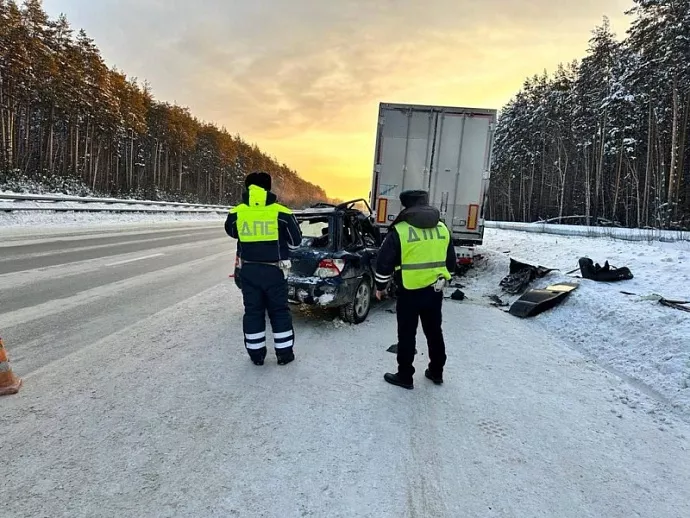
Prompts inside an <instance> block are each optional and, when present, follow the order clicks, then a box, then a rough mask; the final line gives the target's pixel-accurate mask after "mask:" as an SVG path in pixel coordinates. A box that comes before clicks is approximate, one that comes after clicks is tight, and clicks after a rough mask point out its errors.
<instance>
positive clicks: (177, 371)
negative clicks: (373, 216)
mask: <svg viewBox="0 0 690 518" xmlns="http://www.w3.org/2000/svg"><path fill="white" fill-rule="evenodd" d="M191 272H193V270H190V278H192V273H191ZM376 309H377V311H375V312H373V313H372V315H371V317H370V319H369V320H368V321H367V322H365V323H364V324H362V325H360V326H348V325H344V324H342V323H341V322H340V321H338V320H335V321H332V320H330V319H329V318H327V317H325V316H319V314H318V312H304V313H303V312H298V311H296V312H295V324H296V333H297V345H296V354H297V361H295V362H294V363H292V364H290V365H289V366H287V367H279V366H277V365H276V364H275V357H274V355H273V351H271V352H270V353H269V356H268V361H267V363H266V365H265V366H263V367H261V368H257V367H255V366H254V365H252V364H251V362H250V361H249V360H248V359H247V356H246V352H245V351H244V347H243V345H242V338H241V336H242V332H241V322H242V317H241V315H242V309H241V302H240V298H239V292H238V291H237V290H236V289H234V287H232V285H231V283H227V282H224V283H223V284H222V285H219V286H216V287H214V288H212V289H210V290H208V291H206V292H204V293H201V294H199V295H198V296H196V297H193V298H191V299H187V300H185V301H184V302H183V303H180V304H178V305H177V306H175V307H172V308H169V309H167V310H164V311H162V312H160V313H158V314H156V315H153V316H151V317H149V318H147V319H145V320H142V321H140V322H139V323H137V324H135V325H133V326H131V327H129V328H126V329H123V330H122V331H120V332H118V333H116V334H114V335H111V336H108V337H106V338H104V339H102V340H100V341H97V342H94V343H92V344H90V345H88V346H87V347H85V348H84V349H81V350H79V351H75V352H73V353H72V354H70V355H69V356H67V357H64V358H62V359H60V360H58V361H55V362H51V363H50V364H48V365H46V366H45V367H42V368H40V369H38V370H35V371H32V372H30V373H29V374H27V375H25V376H24V381H25V385H24V387H23V389H22V391H21V392H20V393H19V394H18V395H17V396H13V397H11V398H7V399H5V400H3V401H2V404H3V410H2V412H3V418H2V419H1V420H0V437H2V438H3V439H2V442H1V443H0V453H1V454H2V458H3V459H4V462H5V466H4V467H5V476H4V479H3V489H4V490H5V493H6V494H8V495H12V496H11V497H10V498H7V499H6V501H5V503H4V507H3V511H4V514H3V518H4V517H5V516H6V517H8V518H10V517H12V518H24V517H27V518H28V517H33V516H58V515H59V516H70V517H75V518H76V517H93V516H161V517H162V516H179V517H187V516H189V517H209V518H210V517H215V516H218V517H221V516H222V517H232V516H237V517H246V518H254V517H257V518H258V517H266V518H270V517H276V518H278V517H280V518H298V517H305V516H314V517H329V518H337V517H343V518H345V517H347V518H350V517H362V518H364V517H371V518H374V517H375V518H388V517H390V518H394V517H395V518H399V517H415V516H418V517H439V518H441V517H443V518H445V517H447V518H457V517H463V516H469V517H475V516H477V517H503V518H508V517H513V516H520V517H523V516H525V517H526V516H549V517H559V518H569V517H573V518H575V517H577V518H581V517H601V516H606V517H628V516H655V517H658V518H666V517H668V518H671V517H679V516H689V515H690V462H689V460H690V457H689V453H688V451H690V444H689V443H688V437H690V433H688V430H689V427H688V424H687V423H684V422H683V421H681V420H680V419H677V418H675V417H673V416H670V417H669V418H668V419H667V420H665V421H663V423H662V422H661V421H660V420H659V419H658V418H657V416H651V415H648V414H647V413H645V412H643V411H641V410H640V409H639V408H638V409H633V408H630V407H626V406H624V405H623V404H622V402H621V399H620V398H619V397H618V395H619V394H620V387H621V385H623V383H622V382H621V381H620V380H619V379H617V378H616V377H615V376H613V375H610V374H608V373H606V372H605V371H603V370H602V369H600V368H598V367H597V366H595V365H592V364H588V363H586V362H583V361H582V357H581V355H580V354H579V353H577V352H575V351H572V350H568V348H567V347H563V346H560V345H559V344H558V340H555V341H554V339H553V337H551V336H549V334H548V333H547V332H546V331H545V330H543V329H537V328H535V327H534V326H532V325H531V323H530V322H525V321H520V320H517V319H513V318H512V317H510V316H509V315H506V314H503V313H500V312H498V311H495V310H493V309H491V308H486V307H472V306H470V305H466V304H464V303H451V302H449V303H448V304H446V305H445V308H444V315H445V322H446V324H445V329H446V334H447V342H448V357H449V359H448V366H447V370H446V373H445V378H446V379H445V384H444V385H443V386H442V387H437V386H435V385H433V384H431V383H430V382H429V381H428V380H426V379H425V378H424V376H423V369H424V367H425V363H426V360H427V358H426V355H425V351H424V349H425V347H423V346H420V353H421V354H420V356H419V357H418V358H417V361H416V366H417V369H418V373H417V376H416V379H415V382H416V386H415V390H414V391H406V390H402V389H399V388H397V387H392V386H390V385H387V384H386V383H385V382H384V381H383V379H382V374H383V373H384V372H385V371H386V370H393V369H394V368H395V356H394V355H392V354H389V353H387V352H386V348H387V346H388V345H389V344H390V343H391V342H392V341H394V340H395V329H396V324H395V316H394V315H392V314H389V313H387V312H386V311H385V310H383V308H381V307H377V308H376ZM506 337H511V338H512V340H506ZM420 345H421V344H420ZM662 419H666V417H663V418H662Z"/></svg>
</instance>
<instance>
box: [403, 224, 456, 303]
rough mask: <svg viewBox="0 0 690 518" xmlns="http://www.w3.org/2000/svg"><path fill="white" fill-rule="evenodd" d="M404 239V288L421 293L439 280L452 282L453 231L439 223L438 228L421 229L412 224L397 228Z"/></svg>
mask: <svg viewBox="0 0 690 518" xmlns="http://www.w3.org/2000/svg"><path fill="white" fill-rule="evenodd" d="M395 229H396V231H397V232H398V236H400V252H401V254H400V255H401V262H400V270H401V274H402V283H403V287H404V288H405V289H407V290H418V289H421V288H426V287H428V286H431V285H432V284H434V283H435V282H436V281H437V280H438V279H439V277H443V278H444V279H446V280H450V279H451V275H450V272H449V271H448V268H447V267H446V257H447V255H448V245H449V243H450V232H449V231H448V227H446V225H444V224H443V223H439V224H438V225H437V226H436V227H435V228H417V227H413V226H412V225H410V224H409V223H406V222H401V223H398V224H396V225H395Z"/></svg>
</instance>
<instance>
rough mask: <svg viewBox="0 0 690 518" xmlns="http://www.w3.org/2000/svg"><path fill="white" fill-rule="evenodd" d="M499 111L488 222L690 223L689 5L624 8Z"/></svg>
mask: <svg viewBox="0 0 690 518" xmlns="http://www.w3.org/2000/svg"><path fill="white" fill-rule="evenodd" d="M627 15H628V16H631V17H633V18H632V24H631V26H630V28H629V30H628V31H627V35H626V37H625V38H624V39H622V40H620V41H619V40H618V39H617V38H616V37H615V35H614V34H613V33H612V30H611V27H610V25H609V21H608V20H607V19H606V18H605V19H604V21H603V24H602V25H601V26H599V27H597V28H596V29H595V30H594V31H593V33H592V37H591V40H590V44H589V49H588V52H587V55H586V57H584V58H583V59H582V60H581V61H579V62H573V63H569V64H565V65H561V66H559V67H558V70H557V71H556V72H555V74H553V75H547V74H546V73H544V74H543V75H538V76H534V77H532V78H530V79H528V80H527V81H526V82H525V83H524V87H523V88H522V90H521V91H520V92H519V93H518V94H517V95H516V96H515V97H514V98H513V99H512V100H511V101H510V103H509V104H508V105H507V106H506V107H505V108H504V109H503V110H502V112H501V114H500V117H499V124H498V126H497V130H496V143H495V148H494V166H493V173H492V180H491V188H490V195H489V206H488V209H487V214H486V217H487V218H488V219H495V220H504V221H526V222H532V221H538V220H550V219H555V220H556V221H562V222H564V223H569V222H573V223H587V222H589V223H590V224H618V225H622V226H627V227H655V228H688V227H689V226H690V136H689V135H688V132H689V131H690V0H635V5H634V7H633V8H632V9H631V10H630V11H629V12H628V13H627Z"/></svg>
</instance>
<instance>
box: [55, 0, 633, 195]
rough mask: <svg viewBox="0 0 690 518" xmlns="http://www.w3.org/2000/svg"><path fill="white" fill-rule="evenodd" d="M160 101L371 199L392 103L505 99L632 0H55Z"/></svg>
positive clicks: (340, 191)
mask: <svg viewBox="0 0 690 518" xmlns="http://www.w3.org/2000/svg"><path fill="white" fill-rule="evenodd" d="M44 6H45V8H46V10H47V11H48V13H49V14H50V15H51V16H57V15H58V14H60V13H61V12H63V13H65V14H66V15H67V17H68V19H69V20H70V22H71V23H72V26H73V27H74V28H75V29H79V28H84V29H85V30H86V31H87V33H88V34H89V36H90V37H92V38H94V39H95V41H96V44H97V45H98V47H99V48H100V49H101V51H102V53H103V57H104V59H105V60H106V62H107V63H108V65H110V66H113V65H115V66H117V67H118V68H119V69H121V70H123V71H124V72H126V73H127V74H128V75H129V76H135V77H138V78H139V79H141V80H143V79H147V80H148V81H149V82H150V83H151V86H152V88H153V91H154V95H155V96H156V98H158V99H160V100H165V101H170V102H177V103H178V104H181V105H184V106H188V107H189V108H190V109H191V110H192V112H193V113H194V114H195V115H196V116H198V117H199V118H201V119H203V120H207V121H213V122H215V123H217V124H218V125H221V126H225V127H226V128H227V129H228V130H229V131H230V132H231V133H240V134H241V135H242V136H243V137H244V138H245V140H247V141H249V142H252V143H253V142H255V143H257V144H258V145H259V146H260V147H261V148H262V149H263V150H264V151H266V152H267V153H269V154H271V155H273V156H275V157H276V158H277V159H278V160H279V161H281V162H285V163H286V164H288V165H289V166H290V167H292V168H293V169H296V170H297V171H298V172H299V173H300V174H301V175H302V177H304V178H306V179H308V180H310V181H313V182H315V183H318V184H319V185H321V186H322V187H324V188H325V189H326V190H327V192H328V194H329V195H331V196H336V197H340V198H346V197H355V196H366V195H367V193H368V190H369V177H370V174H371V169H372V162H373V150H374V138H375V130H376V116H377V109H378V103H379V102H403V103H406V102H413V103H420V104H446V105H455V106H473V107H482V108H496V109H500V108H501V107H502V105H503V104H504V103H505V102H506V101H508V100H509V99H510V98H511V97H512V96H513V95H514V94H515V93H516V92H517V90H519V88H520V86H521V85H522V83H523V81H524V79H525V78H526V77H527V76H530V75H533V74H535V73H541V72H542V71H543V70H544V69H547V70H548V71H553V70H554V69H555V67H556V66H557V64H558V63H559V62H567V61H571V60H573V59H579V58H581V57H582V56H583V55H584V53H585V50H586V48H587V42H588V39H589V37H590V31H591V30H592V29H593V28H594V27H595V25H597V24H599V23H601V19H602V17H603V16H604V15H607V16H609V18H610V19H611V23H612V26H613V29H614V31H615V32H616V33H617V34H618V36H619V37H621V36H623V34H624V32H625V30H626V29H627V27H628V17H626V16H625V15H624V11H625V10H626V9H628V8H630V7H631V6H632V0H577V1H573V2H566V1H564V0H521V1H518V0H252V1H249V0H44Z"/></svg>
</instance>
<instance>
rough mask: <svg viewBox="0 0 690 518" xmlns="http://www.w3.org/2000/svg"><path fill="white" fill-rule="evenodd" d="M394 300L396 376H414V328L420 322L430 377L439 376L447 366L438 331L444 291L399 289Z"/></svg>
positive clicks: (444, 349)
mask: <svg viewBox="0 0 690 518" xmlns="http://www.w3.org/2000/svg"><path fill="white" fill-rule="evenodd" d="M397 297H398V300H397V308H396V313H397V317H398V374H399V376H400V377H401V378H402V379H403V380H405V381H411V380H412V376H413V375H414V372H415V369H414V366H413V362H414V356H415V345H416V337H417V326H418V324H419V321H420V320H421V321H422V330H423V331H424V335H425V336H426V340H427V344H428V346H429V370H430V371H431V374H432V375H433V376H439V377H440V376H441V375H442V374H443V368H444V366H445V365H446V344H445V342H444V341H443V330H442V329H441V324H442V320H443V315H442V305H443V292H436V291H435V290H434V288H433V287H429V288H423V289H421V290H410V291H408V290H400V291H399V292H398V294H397Z"/></svg>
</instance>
